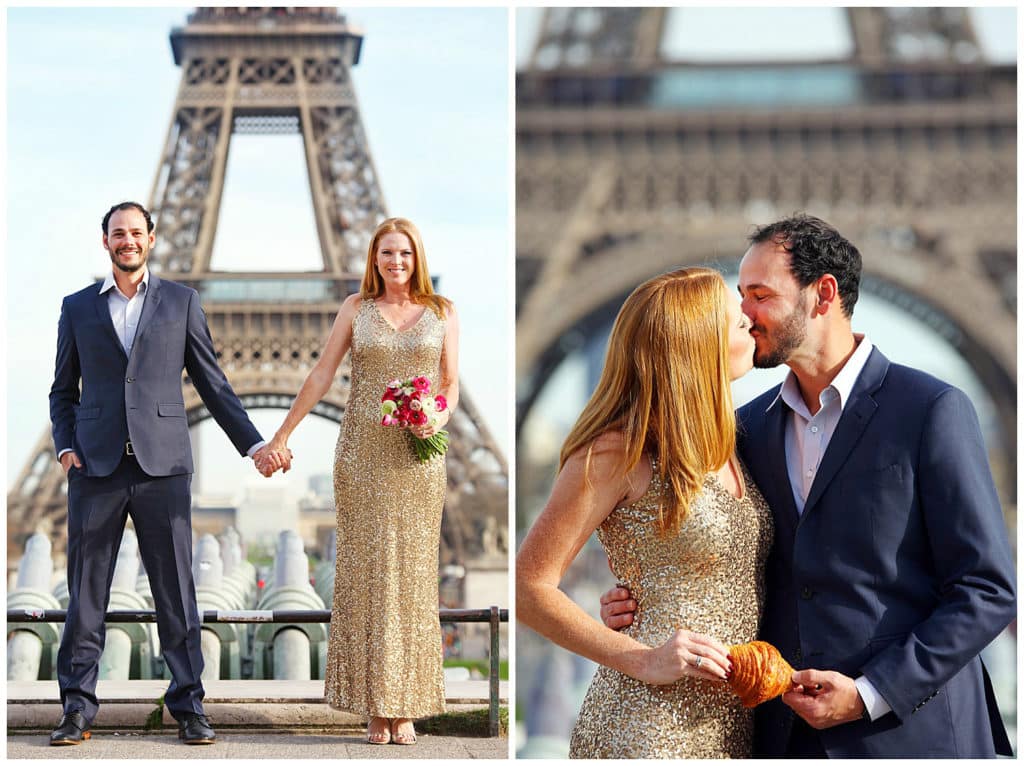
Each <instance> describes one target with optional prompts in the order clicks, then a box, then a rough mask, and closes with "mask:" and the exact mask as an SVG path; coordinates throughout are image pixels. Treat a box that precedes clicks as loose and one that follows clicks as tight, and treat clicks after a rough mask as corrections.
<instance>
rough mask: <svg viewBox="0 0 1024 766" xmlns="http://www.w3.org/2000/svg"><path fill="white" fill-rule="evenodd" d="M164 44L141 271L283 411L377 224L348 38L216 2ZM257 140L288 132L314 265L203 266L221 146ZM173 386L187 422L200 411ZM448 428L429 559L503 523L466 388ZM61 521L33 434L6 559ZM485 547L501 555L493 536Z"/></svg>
mask: <svg viewBox="0 0 1024 766" xmlns="http://www.w3.org/2000/svg"><path fill="white" fill-rule="evenodd" d="M170 39H171V47H172V50H173V54H174V61H175V64H177V65H178V66H180V67H181V81H180V85H179V88H178V93H177V96H176V99H175V104H174V109H173V112H172V116H171V120H170V127H169V129H168V132H167V139H166V143H165V146H164V149H163V152H162V153H161V155H160V159H159V163H158V166H157V172H156V177H155V179H154V181H153V186H152V192H151V195H150V199H149V207H150V209H151V212H152V214H153V219H154V222H155V224H156V233H157V240H156V245H155V246H154V249H153V251H152V253H151V255H150V268H152V269H153V271H154V272H156V273H159V274H160V275H161V276H164V277H167V278H170V279H174V280H176V281H179V282H183V283H185V284H188V285H190V286H191V287H194V288H195V289H196V290H198V291H199V293H200V296H201V297H202V301H203V307H204V310H205V312H206V316H207V320H208V322H209V326H210V331H211V334H212V335H213V339H214V345H215V348H216V351H217V355H218V358H219V359H220V363H221V366H222V368H223V370H224V372H225V373H226V374H227V376H228V378H229V379H230V381H231V384H232V386H233V387H234V389H235V391H236V392H237V393H238V395H239V398H240V399H241V400H242V403H243V404H244V405H245V406H246V407H247V408H249V409H253V408H275V409H287V408H288V407H289V406H290V405H291V401H292V399H293V398H294V396H295V393H296V392H297V391H298V390H299V387H300V386H301V384H302V382H303V381H304V380H305V377H306V374H307V373H308V371H309V369H310V368H311V367H312V365H313V364H315V363H316V360H317V358H318V356H319V353H320V348H321V345H322V343H323V341H324V339H325V338H326V337H327V334H328V332H329V331H330V328H331V326H332V324H333V321H334V317H335V314H336V313H337V310H338V307H339V306H340V305H341V302H342V300H344V298H345V296H346V295H348V294H350V293H352V292H355V291H357V290H358V288H359V281H360V279H361V276H362V269H363V264H364V262H365V257H366V247H367V245H368V243H369V239H370V236H371V234H372V232H373V230H374V228H375V227H376V225H377V223H379V222H380V221H381V220H382V219H383V218H385V217H386V215H387V214H386V209H385V205H384V199H383V195H382V193H381V189H380V186H379V184H378V180H377V173H376V170H375V168H374V165H373V159H372V156H371V154H370V150H369V146H368V142H367V138H366V134H365V131H364V129H363V125H362V121H361V119H360V113H359V105H358V101H357V99H356V94H355V90H354V88H353V84H352V80H351V76H350V71H349V70H350V68H351V67H352V66H354V65H356V64H357V63H358V61H359V55H360V49H361V44H362V36H361V34H360V33H359V32H358V31H357V30H355V29H353V28H352V27H351V26H350V25H349V24H348V23H347V22H346V20H345V17H344V16H342V15H341V14H340V13H339V12H338V11H337V9H334V8H229V7H224V8H198V9H196V10H195V12H194V13H192V14H191V15H190V16H189V18H188V23H187V24H186V25H185V27H183V28H175V29H174V30H172V32H171V36H170ZM268 133H297V134H299V135H300V136H301V138H302V144H303V147H304V151H305V157H306V164H307V170H308V175H309V183H310V191H311V196H312V201H313V207H314V217H315V221H316V228H317V234H318V236H319V241H320V249H321V254H322V256H323V268H322V269H321V270H320V271H307V272H288V271H280V272H272V273H268V272H231V273H228V272H217V271H214V270H212V269H211V255H212V251H213V242H214V237H215V233H216V229H217V219H218V213H219V210H220V203H221V197H222V195H223V190H224V179H225V171H226V166H227V157H228V148H229V145H230V141H231V137H232V136H233V135H236V134H268ZM350 372H351V367H350V363H349V360H348V359H347V358H346V360H345V361H344V362H343V364H342V367H341V369H340V370H339V373H338V375H337V376H336V377H335V381H334V384H333V385H332V386H331V389H330V390H329V391H328V393H327V394H326V396H325V397H324V399H323V400H322V401H321V402H320V403H319V404H318V405H317V406H316V407H315V408H314V410H313V412H314V413H315V414H317V415H320V416H322V417H324V418H327V419H329V420H332V421H335V422H340V419H341V417H342V415H343V413H344V410H345V403H346V401H347V400H348V394H349V381H350V377H349V376H350ZM183 382H184V386H185V390H184V393H185V408H186V412H187V416H188V421H189V425H190V426H194V425H196V424H197V423H199V422H201V421H203V420H205V419H206V418H208V417H209V413H208V412H207V410H206V408H205V407H204V406H203V404H202V401H201V400H200V398H199V396H198V394H197V393H196V391H195V389H194V388H193V387H192V385H191V383H190V381H189V380H188V378H187V377H186V378H185V379H184V381H183ZM449 431H450V432H451V436H452V439H451V447H450V451H449V453H448V458H447V460H448V495H447V499H446V502H445V512H444V516H443V522H442V530H441V545H442V551H441V563H442V564H446V563H459V562H465V561H466V560H467V559H468V558H469V557H471V556H473V555H476V554H479V553H481V552H482V551H481V550H480V547H481V545H482V544H483V543H482V541H483V540H485V539H488V536H487V535H486V534H484V532H485V530H487V529H493V528H494V525H495V523H497V528H498V529H505V528H506V526H507V522H506V519H507V507H508V506H507V502H508V500H507V488H508V468H507V464H506V461H505V458H504V456H503V455H502V453H501V450H500V449H499V448H498V446H497V444H496V443H495V441H494V439H493V438H492V436H491V435H490V433H489V432H488V430H487V428H486V426H485V424H484V423H483V421H482V420H481V418H480V415H479V412H478V411H477V410H476V408H475V407H474V406H473V403H472V401H471V399H470V397H469V396H467V394H466V393H465V389H463V393H462V395H461V396H460V402H459V408H458V409H457V410H456V411H455V413H454V414H453V417H452V420H451V422H450V424H449ZM329 453H330V451H329V450H328V451H326V454H329ZM66 513H67V484H66V481H65V478H64V475H63V472H62V470H61V468H60V465H59V464H58V463H57V462H56V460H55V458H54V454H53V443H52V440H51V437H50V434H49V429H47V430H46V431H45V432H44V433H43V435H42V436H41V437H40V439H39V441H38V442H37V443H36V444H35V446H34V447H33V448H32V451H31V453H30V454H29V457H28V460H27V462H26V465H25V467H24V468H23V469H22V471H21V473H20V475H19V476H18V478H17V480H16V481H15V482H14V484H13V485H12V488H11V490H10V491H9V492H8V495H7V518H8V537H7V539H8V559H9V560H12V557H13V560H17V558H19V557H20V555H21V551H22V549H23V546H24V542H25V540H26V539H27V537H28V536H29V535H30V534H32V533H33V532H35V531H37V530H42V531H44V532H46V533H47V534H49V535H50V537H51V539H52V540H53V542H54V553H55V554H60V553H63V551H64V548H65V545H66V525H65V524H64V519H65V517H66ZM490 537H494V536H493V535H491V536H490ZM498 544H499V545H501V546H502V547H504V548H505V549H506V550H507V539H506V538H505V537H504V536H503V535H498Z"/></svg>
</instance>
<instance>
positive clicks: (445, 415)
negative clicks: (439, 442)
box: [409, 408, 452, 439]
mask: <svg viewBox="0 0 1024 766" xmlns="http://www.w3.org/2000/svg"><path fill="white" fill-rule="evenodd" d="M451 416H452V413H451V410H449V409H447V408H445V409H443V410H441V412H439V413H437V421H436V422H435V423H434V424H433V425H431V424H430V423H424V424H423V425H422V426H409V430H410V431H412V434H413V436H416V437H417V438H420V439H427V438H429V437H431V436H433V435H434V434H436V433H437V432H438V431H440V430H442V429H443V428H444V427H445V426H446V425H447V424H448V421H449V420H450V419H451Z"/></svg>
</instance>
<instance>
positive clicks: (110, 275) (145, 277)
mask: <svg viewBox="0 0 1024 766" xmlns="http://www.w3.org/2000/svg"><path fill="white" fill-rule="evenodd" d="M112 287H117V282H115V281H114V270H113V269H111V270H110V271H109V272H107V278H106V279H104V280H103V285H102V286H101V287H100V295H103V293H105V292H106V291H107V290H109V289H110V288H112ZM148 289H149V266H144V267H143V271H142V282H141V283H139V290H140V291H141V292H146V291H147V290H148ZM117 292H118V293H120V294H121V295H124V293H122V292H121V290H120V288H118V290H117Z"/></svg>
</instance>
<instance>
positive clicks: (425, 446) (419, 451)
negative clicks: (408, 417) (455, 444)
mask: <svg viewBox="0 0 1024 766" xmlns="http://www.w3.org/2000/svg"><path fill="white" fill-rule="evenodd" d="M409 438H410V439H411V440H412V449H413V452H414V453H415V454H416V458H417V459H418V460H419V461H420V462H421V463H425V462H427V461H428V460H431V459H432V458H435V457H438V456H441V455H444V454H445V453H446V452H447V451H448V442H449V438H448V432H447V431H438V432H437V433H436V434H434V435H433V436H428V437H427V438H426V439H420V438H419V437H418V436H413V434H412V432H411V431H409Z"/></svg>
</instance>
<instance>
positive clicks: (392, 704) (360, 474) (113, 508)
mask: <svg viewBox="0 0 1024 766" xmlns="http://www.w3.org/2000/svg"><path fill="white" fill-rule="evenodd" d="M102 230H103V238H102V243H103V247H104V249H106V250H107V252H108V254H109V256H110V261H111V264H112V269H111V273H110V274H109V275H107V277H106V279H105V280H104V282H103V283H101V284H93V285H90V286H88V287H86V288H85V289H83V290H80V291H79V292H77V293H74V294H73V295H69V296H67V297H66V298H65V299H64V302H63V305H62V307H61V315H60V321H59V323H58V333H57V357H56V368H55V374H54V382H53V386H52V388H51V390H50V420H51V422H52V427H53V440H54V446H55V448H56V452H57V456H58V459H59V460H60V462H61V465H62V467H63V468H64V471H65V472H66V474H67V481H68V550H67V561H68V576H67V584H68V593H69V597H70V600H69V603H68V610H67V619H66V622H65V625H64V632H63V635H62V638H61V644H60V649H59V652H58V656H57V676H58V683H59V685H60V696H61V703H62V708H63V715H62V716H61V719H60V721H59V722H58V724H57V727H56V729H55V730H54V731H53V733H52V734H51V736H50V743H51V744H52V745H76V744H80V743H81V742H82V741H83V740H87V739H89V738H90V726H91V723H92V721H93V719H94V718H95V716H96V713H97V711H98V709H99V701H98V699H97V697H96V681H97V678H98V674H99V660H100V655H101V654H102V652H103V645H104V636H105V628H104V615H105V613H106V608H107V604H108V601H109V596H110V584H111V580H112V577H113V573H114V565H115V563H116V560H117V552H118V549H119V546H120V541H121V536H122V533H123V531H124V527H125V524H126V521H127V518H128V517H129V516H130V517H131V519H132V522H133V525H134V527H135V531H136V535H137V537H138V540H139V551H140V553H141V556H142V560H143V564H144V565H145V568H146V572H147V574H148V576H149V580H150V584H151V586H152V592H153V600H154V602H155V607H156V614H157V627H158V634H159V637H160V644H161V648H162V652H163V656H164V659H165V661H166V664H167V668H168V669H169V671H170V674H171V679H172V680H171V682H170V685H169V687H168V689H167V693H166V694H165V696H164V703H165V705H166V706H167V709H168V711H169V712H170V713H171V715H173V716H174V718H175V719H176V720H177V721H178V723H179V736H180V737H181V739H182V740H183V741H184V742H185V743H186V744H210V743H213V742H214V741H215V740H216V734H215V733H214V730H213V728H212V727H211V726H210V723H209V721H208V720H207V718H206V716H205V712H204V709H203V696H204V689H203V683H202V679H201V674H202V670H203V657H202V652H201V649H200V630H201V626H200V618H199V614H198V611H197V607H196V594H195V585H194V583H193V578H192V527H191V503H192V500H191V493H190V487H191V478H192V472H193V464H192V452H191V445H190V442H189V434H188V423H187V419H186V412H185V406H184V403H183V396H182V388H181V386H182V372H183V371H184V372H186V373H187V375H188V377H189V380H190V381H191V382H192V384H193V385H194V386H195V387H196V390H197V392H198V393H199V395H200V397H201V398H202V400H203V403H204V404H205V405H206V407H207V409H208V410H209V412H210V415H211V416H212V417H213V418H214V420H216V422H217V424H218V425H219V426H220V427H221V428H222V429H223V430H224V432H225V433H226V434H227V436H228V438H229V439H230V440H231V442H232V444H233V445H234V447H235V448H236V449H237V450H238V451H239V454H241V455H243V456H244V455H248V456H249V457H251V458H253V460H254V462H255V465H256V467H257V469H258V470H259V471H260V472H261V473H263V474H264V475H265V476H269V475H271V474H272V473H273V472H274V471H276V470H279V469H280V470H285V471H287V470H288V469H289V468H290V466H291V459H292V454H291V451H290V450H289V449H288V445H287V441H288V437H289V435H290V434H291V432H292V431H293V430H294V429H295V427H296V426H298V424H299V422H300V421H301V420H302V419H303V418H304V417H305V416H306V415H307V414H308V413H309V412H310V410H312V408H313V407H314V405H315V404H316V403H317V402H318V401H319V400H320V398H321V397H322V396H323V395H324V394H325V393H326V392H327V390H328V388H329V387H330V385H331V382H332V380H333V378H334V376H335V374H336V373H337V370H338V367H339V366H340V364H341V361H342V359H343V358H344V356H345V354H346V353H348V352H349V351H350V350H351V352H352V378H351V393H350V398H349V402H348V405H347V407H346V411H345V416H344V420H343V424H342V428H341V432H340V434H339V438H338V446H337V450H336V454H335V463H334V487H335V500H336V505H337V562H336V566H337V571H338V572H340V573H342V574H341V575H339V576H338V577H337V579H336V582H337V583H339V585H340V584H342V583H345V582H357V583H359V587H358V588H352V589H345V588H342V587H339V588H337V589H336V590H335V593H334V603H333V605H332V621H331V631H330V642H329V648H328V660H327V675H326V680H325V696H326V701H327V702H328V704H330V705H331V706H332V707H334V708H337V709H341V710H348V711H352V712H357V713H362V714H364V715H366V717H367V719H368V721H369V722H368V733H367V739H368V741H369V742H371V743H373V744H386V743H388V742H395V743H397V744H413V743H415V741H416V735H415V730H414V728H413V719H415V718H421V717H425V716H430V715H435V714H438V713H441V712H444V707H445V706H444V684H443V675H442V645H441V630H440V624H439V622H438V612H437V610H438V599H437V550H438V545H439V536H440V525H441V511H442V507H443V505H444V495H445V487H446V472H445V463H444V459H443V458H441V459H437V458H434V459H431V460H427V461H420V460H419V459H417V457H416V455H415V453H414V452H413V450H412V449H411V447H410V444H409V441H408V439H407V436H406V434H404V433H402V430H403V429H399V428H384V427H382V425H381V418H380V408H381V394H382V392H383V391H384V390H385V387H386V385H387V382H388V381H390V380H393V379H395V378H398V379H400V380H405V379H409V378H413V377H416V376H422V375H425V376H427V377H428V378H429V379H430V380H432V381H435V382H436V383H437V390H436V391H435V392H434V393H436V394H439V395H440V396H443V398H444V399H443V400H442V401H445V400H446V402H447V408H446V409H443V410H442V411H441V412H439V413H437V416H436V417H434V418H432V419H431V420H430V421H429V422H427V423H424V424H422V425H411V426H410V427H409V430H410V431H411V432H412V433H413V434H415V435H416V436H417V437H420V438H426V437H429V436H431V435H432V434H434V433H435V432H436V431H438V430H439V429H441V428H443V426H444V425H445V423H446V422H447V421H448V419H449V417H450V415H451V412H452V410H454V408H455V407H456V406H457V404H458V399H459V389H458V322H457V318H456V314H455V310H454V307H453V305H452V303H451V302H450V301H449V300H447V299H446V298H443V297H441V296H440V295H437V294H435V293H434V291H433V288H432V285H431V281H430V276H429V273H428V271H427V264H426V258H425V255H424V250H423V244H422V241H421V239H420V235H419V232H418V231H417V229H416V227H415V226H414V225H413V224H412V223H411V222H409V221H407V220H405V219H402V218H390V219H388V220H386V221H384V222H382V223H381V224H380V225H379V226H378V227H377V230H376V231H375V232H374V235H373V237H372V240H371V241H370V243H369V248H368V252H367V259H366V269H365V272H364V275H363V280H362V284H361V287H360V291H359V293H357V294H355V295H351V296H349V297H348V298H347V299H346V300H345V301H344V302H343V303H342V305H341V307H340V310H339V311H338V315H337V318H336V320H335V322H334V326H333V328H332V330H331V332H330V335H329V337H328V338H327V340H326V343H325V345H324V349H323V352H322V353H321V354H320V356H319V358H318V360H317V362H316V364H315V365H314V367H313V368H312V370H311V371H310V373H309V375H308V377H307V378H306V381H305V382H304V383H303V385H302V388H301V389H300V391H299V393H298V395H297V396H296V398H295V401H294V403H293V404H292V407H291V409H290V410H289V412H288V414H287V416H286V418H285V420H284V422H283V424H282V425H281V427H280V428H279V429H278V431H277V433H276V434H275V435H274V437H273V438H272V439H271V440H270V442H269V443H268V442H265V441H264V439H263V438H262V437H261V435H260V433H259V432H258V431H257V430H256V428H255V426H254V425H253V424H252V422H251V421H250V419H249V417H248V415H247V414H246V412H245V410H244V408H243V407H242V404H241V402H240V401H239V400H238V397H237V396H236V395H235V392H234V391H233V390H232V388H231V385H230V384H229V383H228V381H227V379H226V377H225V376H224V373H223V372H222V371H221V369H220V367H219V366H218V364H217V356H216V353H215V351H214V346H213V341H212V339H211V337H210V332H209V329H208V327H207V323H206V318H205V315H204V313H203V310H202V307H201V305H200V301H199V295H198V293H197V292H196V291H195V290H193V289H192V288H189V287H186V286H184V285H181V284H178V283H175V282H172V281H170V280H167V279H162V278H161V277H159V276H158V275H157V274H155V273H153V272H152V271H150V270H149V268H148V267H147V259H148V257H149V254H150V251H151V249H152V247H153V245H154V243H155V241H156V237H155V232H154V224H153V221H152V218H151V217H150V214H149V212H148V211H147V210H146V209H145V208H144V207H143V206H142V205H140V204H138V203H136V202H124V203H120V204H117V205H114V206H113V207H112V208H111V209H110V210H109V211H108V212H107V214H106V215H105V216H104V217H103V221H102Z"/></svg>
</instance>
